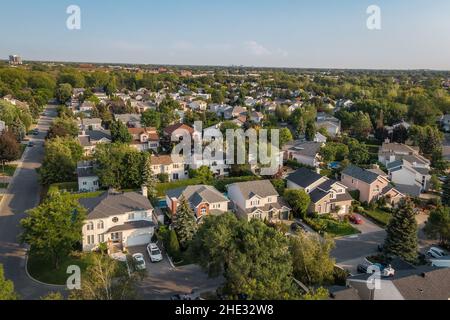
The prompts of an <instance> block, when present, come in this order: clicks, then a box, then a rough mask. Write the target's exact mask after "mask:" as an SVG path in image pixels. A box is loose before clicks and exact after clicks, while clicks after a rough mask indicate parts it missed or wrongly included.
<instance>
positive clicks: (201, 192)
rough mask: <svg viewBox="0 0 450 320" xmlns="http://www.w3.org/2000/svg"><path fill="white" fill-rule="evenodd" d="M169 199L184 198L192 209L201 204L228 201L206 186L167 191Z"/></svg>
mask: <svg viewBox="0 0 450 320" xmlns="http://www.w3.org/2000/svg"><path fill="white" fill-rule="evenodd" d="M167 196H168V197H169V198H176V199H179V198H181V196H184V197H185V198H186V200H188V201H189V203H190V204H191V205H192V206H193V207H197V206H198V205H199V204H201V203H204V202H206V203H217V202H228V201H229V200H228V199H227V198H226V197H225V196H224V195H223V194H221V193H220V192H219V191H217V189H215V188H214V187H212V186H207V185H196V186H187V187H181V188H177V189H172V190H168V191H167Z"/></svg>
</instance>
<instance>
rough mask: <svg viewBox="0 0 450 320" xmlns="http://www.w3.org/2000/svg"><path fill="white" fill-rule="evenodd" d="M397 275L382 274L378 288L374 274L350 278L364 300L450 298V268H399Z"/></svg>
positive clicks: (350, 285) (353, 286) (378, 281)
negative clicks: (373, 282)
mask: <svg viewBox="0 0 450 320" xmlns="http://www.w3.org/2000/svg"><path fill="white" fill-rule="evenodd" d="M393 269H394V272H395V273H394V275H391V276H384V275H380V278H379V279H378V280H376V281H377V286H376V288H375V287H374V285H373V284H372V285H371V283H372V281H373V274H360V275H355V276H351V277H349V278H348V279H347V286H349V287H351V288H353V289H355V290H356V291H357V292H358V295H359V297H360V298H361V299H362V300H443V301H448V300H449V299H450V268H436V267H431V266H420V267H414V266H410V267H409V268H402V269H396V267H395V266H393Z"/></svg>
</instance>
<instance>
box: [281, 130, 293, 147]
mask: <svg viewBox="0 0 450 320" xmlns="http://www.w3.org/2000/svg"><path fill="white" fill-rule="evenodd" d="M292 140H294V137H293V136H292V133H291V130H289V129H288V128H281V130H280V148H282V147H283V146H285V145H286V144H287V143H288V142H291V141H292Z"/></svg>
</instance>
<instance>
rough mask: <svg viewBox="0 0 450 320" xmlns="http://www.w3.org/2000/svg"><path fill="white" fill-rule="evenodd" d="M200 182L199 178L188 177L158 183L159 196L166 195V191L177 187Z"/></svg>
mask: <svg viewBox="0 0 450 320" xmlns="http://www.w3.org/2000/svg"><path fill="white" fill-rule="evenodd" d="M195 184H200V180H199V179H186V180H179V181H173V182H167V183H158V184H157V185H156V190H157V192H158V197H165V196H166V191H167V190H171V189H176V188H181V187H185V186H189V185H195Z"/></svg>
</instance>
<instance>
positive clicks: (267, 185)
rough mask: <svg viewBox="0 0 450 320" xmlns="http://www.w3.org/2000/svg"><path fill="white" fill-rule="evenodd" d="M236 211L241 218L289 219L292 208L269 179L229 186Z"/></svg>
mask: <svg viewBox="0 0 450 320" xmlns="http://www.w3.org/2000/svg"><path fill="white" fill-rule="evenodd" d="M227 189H228V197H229V198H230V200H231V201H232V203H233V206H234V212H235V213H236V215H237V216H238V217H240V218H243V219H246V220H248V221H250V220H252V219H259V220H267V221H279V220H289V214H290V211H291V208H290V207H289V206H288V205H287V204H286V203H285V202H284V201H283V199H281V197H280V195H279V194H278V192H277V191H276V190H275V188H274V187H273V185H272V183H271V182H270V181H269V180H259V181H249V182H240V183H234V184H230V185H228V186H227Z"/></svg>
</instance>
